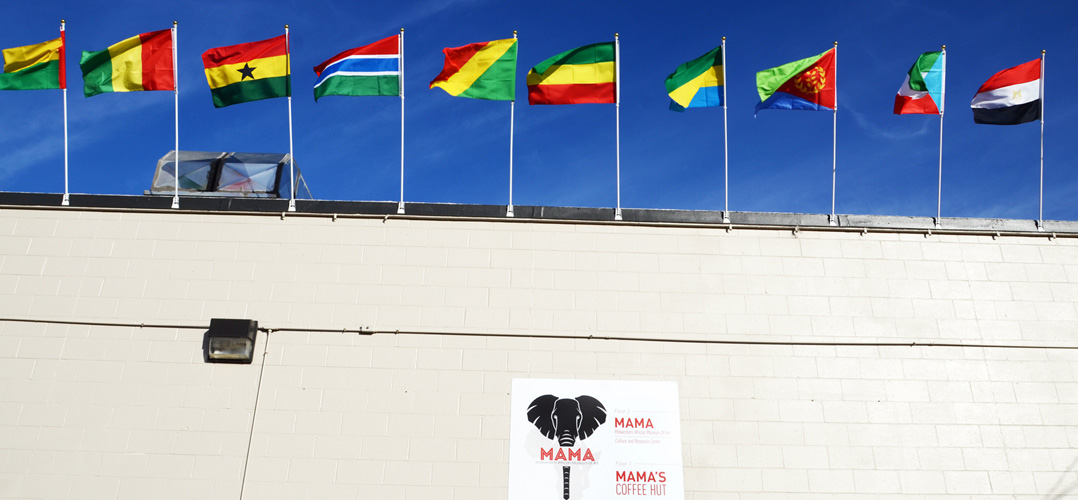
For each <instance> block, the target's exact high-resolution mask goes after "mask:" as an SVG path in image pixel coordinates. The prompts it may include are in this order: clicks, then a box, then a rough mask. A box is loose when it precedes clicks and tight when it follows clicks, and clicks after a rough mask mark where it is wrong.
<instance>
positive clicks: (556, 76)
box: [528, 42, 618, 104]
mask: <svg viewBox="0 0 1078 500" xmlns="http://www.w3.org/2000/svg"><path fill="white" fill-rule="evenodd" d="M615 52H616V50H615V47H614V42H602V43H593V44H591V45H585V46H583V47H578V48H575V49H573V50H569V51H565V52H562V53H561V54H558V55H556V56H554V57H551V58H549V59H547V60H545V61H543V62H541V63H539V64H537V65H536V66H535V67H534V68H532V69H531V71H529V72H528V104H584V103H615V102H617V98H618V96H617V83H616V82H615V75H616V73H617V67H616V66H615V64H616V63H617V61H615V60H614V59H615V57H614V56H615Z"/></svg>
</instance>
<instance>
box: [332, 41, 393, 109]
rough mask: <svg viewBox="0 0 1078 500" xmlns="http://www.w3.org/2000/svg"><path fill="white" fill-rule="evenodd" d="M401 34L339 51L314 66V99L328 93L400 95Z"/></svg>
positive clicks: (344, 94)
mask: <svg viewBox="0 0 1078 500" xmlns="http://www.w3.org/2000/svg"><path fill="white" fill-rule="evenodd" d="M400 44H401V40H400V35H393V36H391V37H388V38H383V39H381V40H378V41H377V42H374V43H372V44H370V45H364V46H362V47H357V48H354V49H350V50H346V51H344V52H341V53H340V54H337V55H335V56H333V57H331V58H329V59H327V60H326V61H324V62H323V63H322V64H319V65H318V66H315V67H314V73H315V74H316V75H318V79H317V80H315V82H314V100H315V101H318V98H319V97H322V96H327V95H343V96H368V95H369V96H376V95H391V96H392V95H395V96H399V95H400V92H401V89H400V75H401V64H400V62H401V57H400Z"/></svg>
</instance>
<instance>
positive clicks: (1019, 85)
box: [970, 59, 1041, 125]
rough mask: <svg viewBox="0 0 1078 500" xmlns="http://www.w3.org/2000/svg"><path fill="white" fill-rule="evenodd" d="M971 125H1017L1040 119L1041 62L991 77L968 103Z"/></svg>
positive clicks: (1029, 63)
mask: <svg viewBox="0 0 1078 500" xmlns="http://www.w3.org/2000/svg"><path fill="white" fill-rule="evenodd" d="M970 106H971V107H972V108H973V121H974V123H986V124H990V125H1018V124H1019V123H1026V122H1031V121H1035V120H1039V119H1040V118H1041V60H1040V59H1034V60H1032V61H1029V62H1027V63H1025V64H1019V65H1018V66H1015V67H1013V68H1007V69H1005V70H1003V71H1000V72H999V73H996V74H994V75H992V78H989V79H988V81H987V82H984V85H981V88H980V89H978V90H977V95H976V96H974V97H973V102H972V103H970Z"/></svg>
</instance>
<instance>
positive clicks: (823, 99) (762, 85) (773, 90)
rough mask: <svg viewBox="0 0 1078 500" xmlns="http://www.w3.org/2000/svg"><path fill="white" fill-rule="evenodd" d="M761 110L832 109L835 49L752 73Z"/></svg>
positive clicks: (833, 103) (833, 101) (833, 105)
mask: <svg viewBox="0 0 1078 500" xmlns="http://www.w3.org/2000/svg"><path fill="white" fill-rule="evenodd" d="M756 90H757V92H759V93H760V103H759V104H757V105H756V111H757V112H759V111H760V110H761V109H802V110H810V111H833V110H834V109H835V49H831V50H828V51H827V52H824V53H823V54H820V55H816V56H812V57H808V58H805V59H801V60H800V61H794V62H791V63H786V64H783V65H782V66H778V67H775V68H771V69H765V70H763V71H760V72H758V73H756Z"/></svg>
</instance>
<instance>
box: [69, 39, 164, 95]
mask: <svg viewBox="0 0 1078 500" xmlns="http://www.w3.org/2000/svg"><path fill="white" fill-rule="evenodd" d="M79 68H81V69H82V80H83V93H84V94H86V97H90V96H92V95H97V94H103V93H105V92H131V91H138V90H176V78H175V74H174V73H173V71H172V30H161V31H151V32H149V33H142V34H140V35H136V36H133V37H131V38H128V39H126V40H124V41H122V42H120V43H117V44H115V45H110V46H109V48H107V49H105V50H99V51H97V52H89V51H85V50H84V51H82V58H81V59H80V60H79Z"/></svg>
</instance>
